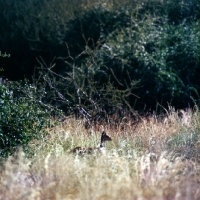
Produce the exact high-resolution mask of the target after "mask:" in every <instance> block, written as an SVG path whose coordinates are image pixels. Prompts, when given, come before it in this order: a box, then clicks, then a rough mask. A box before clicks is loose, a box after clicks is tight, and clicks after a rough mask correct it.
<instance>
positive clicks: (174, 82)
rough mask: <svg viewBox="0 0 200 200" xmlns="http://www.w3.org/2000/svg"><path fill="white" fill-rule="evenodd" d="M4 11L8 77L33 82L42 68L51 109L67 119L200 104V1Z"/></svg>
mask: <svg viewBox="0 0 200 200" xmlns="http://www.w3.org/2000/svg"><path fill="white" fill-rule="evenodd" d="M0 7H1V11H2V12H1V14H0V15H1V16H0V20H1V24H2V26H1V35H0V45H1V48H2V51H7V52H9V53H11V58H10V59H9V63H5V62H3V65H5V66H3V67H4V68H5V74H6V73H7V75H9V73H10V72H11V73H12V74H13V72H14V71H15V69H17V71H20V70H18V69H21V70H22V71H23V72H22V71H21V72H20V76H19V77H24V74H25V76H27V77H29V78H30V77H31V76H32V74H33V70H34V67H35V66H37V67H38V68H37V70H36V72H37V73H36V74H37V78H38V77H39V79H40V81H41V82H46V84H45V87H46V90H47V91H48V94H49V101H51V102H53V104H56V105H58V106H59V107H60V108H65V111H66V112H69V113H71V111H72V112H78V113H79V114H80V113H82V115H84V116H91V115H92V113H93V112H94V113H102V112H103V113H108V111H109V113H113V111H116V108H117V110H123V109H124V108H125V107H127V108H128V109H129V110H130V109H131V108H134V109H139V110H142V109H144V107H145V106H146V107H147V108H153V109H155V107H156V103H157V102H158V103H160V104H162V105H163V106H167V105H168V103H169V104H171V105H173V106H175V107H177V108H178V107H179V108H181V107H188V106H190V105H192V103H193V100H198V99H199V91H200V87H199V86H200V82H199V78H198V74H200V63H199V55H200V39H199V38H200V28H199V27H200V26H199V22H200V21H199V20H200V5H199V2H198V1H195V0H193V1H186V0H183V1H182V0H176V1H172V0H171V1H160V0H151V1H145V0H144V1H130V0H127V1H120V0H118V1H117V0H114V1H112V2H111V1H91V2H90V1H85V0H82V1H76V0H73V1H66V0H60V1H55V0H51V1H48V2H47V1H45V0H43V1H38V0H34V1H31V2H30V1H28V0H24V1H12V0H9V1H1V2H0ZM8 10H9V11H8ZM36 57H37V58H38V59H36ZM7 60H8V59H7ZM4 61H5V59H4ZM38 61H39V63H38ZM7 64H8V66H7ZM16 65H17V66H16ZM9 71H10V72H9ZM136 83H137V84H136ZM195 103H196V102H195ZM85 111H86V112H85ZM83 113H84V114H83Z"/></svg>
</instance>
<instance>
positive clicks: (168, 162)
mask: <svg viewBox="0 0 200 200" xmlns="http://www.w3.org/2000/svg"><path fill="white" fill-rule="evenodd" d="M187 115H188V116H190V123H189V124H187V125H186V124H185V123H184V120H183V119H182V118H180V117H179V116H178V113H176V112H173V111H171V112H170V113H168V115H167V118H163V119H161V118H159V117H158V116H151V117H149V118H148V119H147V118H142V117H141V120H140V121H139V122H138V123H137V124H134V123H133V122H132V121H131V120H124V121H122V122H121V123H120V124H118V127H116V128H115V129H113V128H111V126H110V125H108V124H107V125H106V126H105V127H99V131H95V129H94V128H92V127H91V128H90V129H89V130H86V129H85V128H84V121H83V120H76V119H73V118H69V119H67V120H66V121H65V122H64V123H63V124H61V125H59V126H58V127H55V128H54V129H51V130H49V135H47V136H44V137H43V140H41V141H32V142H31V143H30V148H32V149H33V150H34V152H35V155H34V157H32V158H27V157H26V155H25V154H24V153H23V151H22V150H19V151H18V153H16V155H15V156H12V157H9V158H8V159H7V160H6V161H5V163H4V164H3V166H2V167H1V181H0V199H8V200H9V199H38V200H39V199H45V200H46V199H52V200H53V199H59V200H60V199H68V200H69V199H77V200H78V199H80V200H82V199H84V200H85V199H88V200H91V199H98V200H103V199H123V200H125V199H127V200H130V199H131V200H132V199H133V200H136V199H137V200H143V199H155V200H157V199H161V200H162V199H163V200H173V199H176V200H186V199H187V200H191V199H200V188H199V184H200V162H199V161H200V160H199V153H200V138H199V130H200V120H199V119H200V118H199V113H198V112H195V113H192V112H188V113H187ZM101 129H102V130H103V129H106V131H107V133H108V134H109V135H111V137H112V138H113V141H112V142H109V143H108V145H107V151H106V152H104V153H102V154H97V155H96V154H94V155H92V156H91V155H90V156H89V155H85V156H83V157H80V156H77V155H72V154H71V153H70V150H71V149H72V148H73V147H75V146H77V145H78V146H84V147H89V146H90V147H94V146H98V143H99V140H100V135H101Z"/></svg>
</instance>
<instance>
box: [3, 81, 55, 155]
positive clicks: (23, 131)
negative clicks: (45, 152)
mask: <svg viewBox="0 0 200 200" xmlns="http://www.w3.org/2000/svg"><path fill="white" fill-rule="evenodd" d="M42 96H43V94H42V91H39V90H38V89H37V88H36V87H34V86H32V85H30V84H29V83H28V82H25V83H24V82H14V83H9V84H8V85H7V86H5V85H1V86H0V156H6V155H8V154H10V153H13V152H14V151H15V150H16V148H17V147H18V146H24V147H25V146H26V145H27V144H28V142H29V141H30V140H32V139H33V138H36V139H37V138H39V137H40V132H41V130H44V128H45V127H48V126H50V125H51V124H50V119H51V113H52V111H53V107H50V106H48V105H47V104H44V103H43V99H42Z"/></svg>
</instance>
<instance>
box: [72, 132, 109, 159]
mask: <svg viewBox="0 0 200 200" xmlns="http://www.w3.org/2000/svg"><path fill="white" fill-rule="evenodd" d="M111 140H112V139H111V137H110V136H108V135H107V134H106V132H105V131H103V133H102V134H101V143H100V147H98V148H84V147H76V148H74V149H72V151H71V152H72V153H75V154H77V155H84V154H92V153H94V152H98V151H102V150H104V149H106V141H111Z"/></svg>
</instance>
